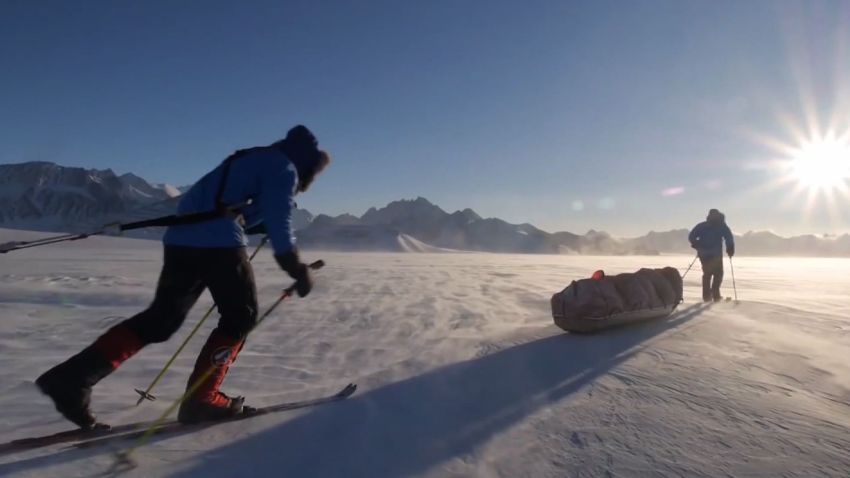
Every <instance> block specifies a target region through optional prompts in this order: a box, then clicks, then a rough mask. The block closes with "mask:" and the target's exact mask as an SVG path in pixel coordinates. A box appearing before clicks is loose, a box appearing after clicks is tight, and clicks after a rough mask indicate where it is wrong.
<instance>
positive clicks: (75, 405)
mask: <svg viewBox="0 0 850 478" xmlns="http://www.w3.org/2000/svg"><path fill="white" fill-rule="evenodd" d="M203 290H204V285H203V283H202V282H201V276H200V274H199V273H198V271H197V269H196V268H195V267H193V261H192V250H187V248H171V247H166V248H165V260H164V264H163V267H162V272H161V273H160V278H159V283H158V285H157V290H156V295H155V297H154V300H153V303H152V304H151V305H150V307H148V308H147V309H146V310H145V311H143V312H141V313H139V314H137V315H135V316H133V317H131V318H129V319H127V320H125V321H123V322H121V323H119V324H117V325H115V326H113V327H112V328H110V329H109V330H107V331H106V333H104V334H103V335H101V336H100V337H98V339H97V340H95V341H94V342H93V343H92V344H91V345H89V346H88V347H86V348H85V349H83V350H82V351H81V352H80V353H78V354H76V355H74V356H73V357H71V358H69V359H68V360H66V361H65V362H63V363H61V364H59V365H57V366H55V367H53V368H52V369H50V370H48V371H47V372H45V373H44V374H42V375H41V376H40V377H39V378H38V379H37V380H36V384H37V385H38V387H39V388H40V389H41V391H42V392H43V393H44V394H46V395H48V396H49V397H50V398H51V399H53V402H54V404H55V405H56V409H57V410H58V411H59V412H60V413H61V414H62V415H64V416H65V418H67V419H68V420H70V421H72V422H74V423H75V424H77V425H79V426H80V427H82V428H89V427H92V426H94V425H95V423H96V420H95V418H94V416H93V415H92V413H91V410H90V408H89V405H90V401H91V389H92V387H93V386H94V385H95V384H96V383H97V382H99V381H100V380H102V379H103V378H104V377H106V376H107V375H109V374H110V373H112V372H113V371H114V370H115V369H117V368H118V366H120V365H121V363H122V362H124V361H125V360H127V359H128V358H130V357H132V356H133V355H134V354H135V353H136V352H138V351H139V350H141V349H142V348H143V347H144V346H145V345H147V344H149V343H152V342H162V341H165V340H167V339H168V337H170V336H171V334H173V333H174V332H175V331H176V330H177V328H179V327H180V324H182V323H183V319H184V318H185V317H186V314H187V313H188V312H189V309H191V307H192V305H193V304H194V303H195V301H197V299H198V296H200V294H201V292H203Z"/></svg>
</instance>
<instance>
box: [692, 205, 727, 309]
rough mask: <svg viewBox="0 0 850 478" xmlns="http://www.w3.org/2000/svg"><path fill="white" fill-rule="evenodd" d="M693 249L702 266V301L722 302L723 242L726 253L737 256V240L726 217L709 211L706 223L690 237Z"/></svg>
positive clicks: (698, 226) (695, 229) (715, 211)
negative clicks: (727, 223) (724, 242)
mask: <svg viewBox="0 0 850 478" xmlns="http://www.w3.org/2000/svg"><path fill="white" fill-rule="evenodd" d="M688 240H689V241H691V247H693V248H694V249H696V250H697V255H698V256H699V260H700V263H701V264H702V300H704V301H705V302H710V301H712V300H713V301H715V302H716V301H719V300H720V298H721V297H720V284H721V283H722V282H723V241H724V240H725V241H726V253H727V254H729V257H732V256H734V255H735V238H734V237H733V236H732V231H731V230H730V229H729V226H727V225H726V216H724V215H723V214H722V213H721V212H720V211H718V210H717V209H712V210H710V211H708V217H706V220H705V222H701V223H699V224H697V225H696V226H695V227H694V228H693V230H691V233H690V234H689V235H688Z"/></svg>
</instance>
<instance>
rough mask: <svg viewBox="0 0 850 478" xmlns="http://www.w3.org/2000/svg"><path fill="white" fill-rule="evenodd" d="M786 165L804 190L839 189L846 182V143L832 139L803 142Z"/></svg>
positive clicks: (849, 154) (849, 175)
mask: <svg viewBox="0 0 850 478" xmlns="http://www.w3.org/2000/svg"><path fill="white" fill-rule="evenodd" d="M788 166H789V168H790V170H791V171H790V174H791V175H792V176H793V178H794V179H796V180H797V181H798V182H799V184H800V186H803V187H804V188H807V189H809V190H816V191H824V192H831V191H835V190H843V189H845V188H846V187H847V181H848V179H850V144H849V143H848V142H847V141H842V140H841V139H839V138H835V137H828V138H820V139H817V140H814V141H810V142H807V143H805V144H803V145H801V146H800V147H799V148H798V149H796V151H794V153H793V154H792V156H791V159H790V161H789V163H788Z"/></svg>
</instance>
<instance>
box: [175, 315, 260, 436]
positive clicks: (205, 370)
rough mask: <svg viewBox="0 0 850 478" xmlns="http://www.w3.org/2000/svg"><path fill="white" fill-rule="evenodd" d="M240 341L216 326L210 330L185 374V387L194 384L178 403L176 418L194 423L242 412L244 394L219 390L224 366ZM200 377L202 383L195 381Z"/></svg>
mask: <svg viewBox="0 0 850 478" xmlns="http://www.w3.org/2000/svg"><path fill="white" fill-rule="evenodd" d="M242 343H243V340H242V339H234V338H232V337H230V336H228V335H227V334H225V333H224V332H221V331H220V330H219V329H215V330H213V332H212V334H210V337H209V338H208V339H207V343H206V344H204V348H203V349H202V350H201V354H200V355H199V356H198V360H197V361H196V362H195V370H194V371H192V375H191V376H190V377H189V383H188V384H187V385H186V390H187V391H189V390H191V389H192V387H195V391H194V392H193V393H192V394H191V395H189V396H188V397H186V399H185V400H183V403H181V404H180V411H178V412H177V420H178V421H180V422H181V423H198V422H205V421H209V420H220V419H222V418H228V417H232V416H234V415H238V414H239V413H242V408H243V403H244V402H245V398H244V397H234V398H231V397H228V396H227V395H225V394H224V393H222V392H221V391H219V388H220V387H221V383H222V382H224V377H225V375H227V370H228V369H229V368H230V365H231V364H232V363H233V362H234V361H235V360H236V356H237V355H238V354H239V351H240V350H241V349H242ZM205 375H206V378H204V376H205ZM201 379H203V382H202V383H199V384H196V383H195V382H198V381H199V380H201Z"/></svg>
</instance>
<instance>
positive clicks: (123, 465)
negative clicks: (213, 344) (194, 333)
mask: <svg viewBox="0 0 850 478" xmlns="http://www.w3.org/2000/svg"><path fill="white" fill-rule="evenodd" d="M324 266H325V262H324V261H322V260H318V261H316V262H313V263H312V264H310V265H309V267H310V269H313V270H316V269H321V268H322V267H324ZM295 287H296V284H292V285H291V286H289V287H287V288H286V289H285V290H284V291H283V293H281V294H280V297H278V298H277V300H276V301H275V302H274V303H273V304H272V305H271V306H269V308H268V309H267V310H266V311H265V312H264V313H263V315H262V316H260V318H259V319H257V323H255V324H254V326H253V327H252V328H251V330H249V331H248V333H246V334H245V339H246V340H247V338H248V335H249V334H250V333H251V332H253V331H254V330H256V329H257V327H259V325H260V324H261V323H263V321H264V320H265V319H266V317H268V316H269V315H270V314H271V313H272V311H274V310H275V309H276V308H277V306H278V305H280V304H281V302H283V301H284V300H286V299H288V298H289V297H291V296H292V294H293V293H294V292H295ZM216 368H217V366H216V365H215V364H213V365H211V366H210V367H209V368H208V369H207V370H206V371H205V372H204V374H203V375H202V376H201V377H200V378H199V379H198V380H196V381H195V383H193V384H192V385H191V386H190V387H189V388H188V389H187V390H186V393H184V394H183V395H182V396H181V397H180V398H178V399H177V400H175V401H174V403H172V404H171V406H169V407H168V409H167V410H165V411H164V412H163V413H162V415H160V416H159V418H157V419H156V421H154V422H153V423H152V424H151V426H150V427H148V429H147V430H145V433H144V434H143V435H142V436H140V437H139V438H138V440H136V443H134V444H133V446H131V447H130V448H127V449H126V450H124V451H119V452H117V453H116V454H115V463H114V464H113V465H112V468H111V469H110V470H109V471H107V474H114V473H119V472H121V471H124V470H128V469H131V468H135V467H136V463H135V461H134V460H133V458H132V455H133V453H134V452H135V451H136V450H138V449H139V448H141V447H143V446H144V445H145V444H147V442H148V441H149V440H150V438H151V437H152V436H153V435H154V434H155V433H156V431H157V430H158V429H159V427H161V426H162V425H163V424H164V423H165V421H166V420H167V419H168V417H169V416H170V415H171V414H172V413H173V412H174V410H177V407H179V406H180V404H182V403H183V402H184V401H186V399H187V398H189V397H190V396H192V394H193V393H195V391H196V390H197V389H198V388H200V386H201V385H202V384H203V383H204V382H206V380H207V379H208V378H209V377H210V375H212V373H213V372H214V371H215V369H216Z"/></svg>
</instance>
